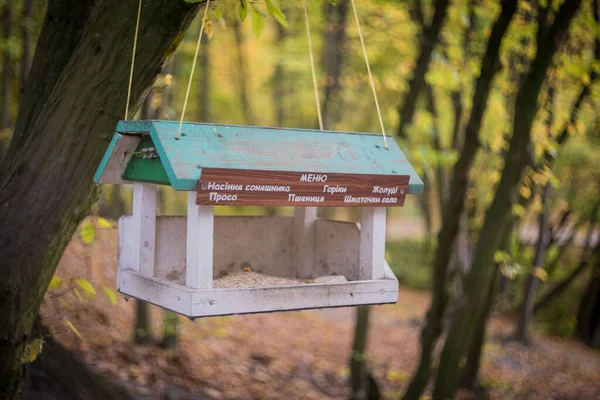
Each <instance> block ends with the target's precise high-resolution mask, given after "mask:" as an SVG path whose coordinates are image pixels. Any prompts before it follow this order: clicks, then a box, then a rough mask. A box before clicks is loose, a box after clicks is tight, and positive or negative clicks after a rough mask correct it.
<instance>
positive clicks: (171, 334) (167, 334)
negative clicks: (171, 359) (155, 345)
mask: <svg viewBox="0 0 600 400" xmlns="http://www.w3.org/2000/svg"><path fill="white" fill-rule="evenodd" d="M163 325H164V329H163V338H162V342H161V346H162V347H164V348H165V349H175V348H177V342H178V336H179V316H178V315H177V314H176V313H174V312H173V311H168V310H165V311H164V312H163Z"/></svg>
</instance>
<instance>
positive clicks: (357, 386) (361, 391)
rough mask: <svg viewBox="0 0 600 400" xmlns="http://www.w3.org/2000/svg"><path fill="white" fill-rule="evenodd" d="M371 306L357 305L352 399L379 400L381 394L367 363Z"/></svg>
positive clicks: (351, 371)
mask: <svg viewBox="0 0 600 400" xmlns="http://www.w3.org/2000/svg"><path fill="white" fill-rule="evenodd" d="M370 312H371V308H370V307H369V306H362V307H357V309H356V327H355V330H354V342H353V345H352V352H351V354H350V381H351V383H352V400H378V399H379V398H380V397H381V395H380V393H379V387H378V385H377V381H376V380H375V378H374V377H373V375H372V374H371V372H370V371H369V366H368V365H367V353H366V352H365V349H366V347H367V338H368V334H369V314H370Z"/></svg>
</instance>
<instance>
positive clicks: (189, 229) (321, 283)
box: [94, 121, 423, 318]
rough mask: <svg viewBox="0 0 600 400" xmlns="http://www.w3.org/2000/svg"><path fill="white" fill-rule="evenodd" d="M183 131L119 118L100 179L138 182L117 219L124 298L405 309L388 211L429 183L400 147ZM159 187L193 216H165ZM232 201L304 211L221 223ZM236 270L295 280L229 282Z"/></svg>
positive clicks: (198, 304) (196, 307)
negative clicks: (352, 210)
mask: <svg viewBox="0 0 600 400" xmlns="http://www.w3.org/2000/svg"><path fill="white" fill-rule="evenodd" d="M178 126H179V123H177V122H171V121H121V122H119V123H118V125H117V129H116V133H115V135H114V137H113V139H112V141H111V142H110V145H109V147H108V150H107V151H106V154H105V155H104V158H103V160H102V162H101V164H100V166H99V168H98V170H97V172H96V175H95V177H94V179H95V181H96V182H97V183H109V184H133V212H132V215H128V216H123V217H121V218H120V219H119V255H118V258H119V260H118V274H117V288H118V290H119V291H120V292H122V293H123V294H125V295H128V296H132V297H135V298H138V299H140V300H144V301H147V302H149V303H152V304H155V305H157V306H160V307H163V308H166V309H169V310H172V311H175V312H177V313H179V314H183V315H186V316H188V317H192V318H195V317H201V316H214V315H229V314H244V313H261V312H271V311H283V310H301V309H312V308H325V307H340V306H357V305H365V304H383V303H395V302H396V300H397V297H398V281H397V280H396V278H395V277H394V274H393V273H392V271H391V270H390V268H389V266H388V265H387V263H386V261H385V258H384V255H385V225H386V207H397V206H402V205H403V204H404V199H405V196H406V195H407V194H420V193H421V192H422V191H423V183H422V181H421V180H420V179H419V177H418V176H417V174H416V173H415V171H414V170H413V168H412V167H411V165H410V164H409V163H408V161H407V160H406V157H405V156H404V154H403V153H402V151H401V150H400V148H399V147H398V145H397V144H396V143H395V141H394V140H392V139H391V138H390V139H389V140H388V141H389V148H387V149H386V148H385V147H384V146H383V142H382V140H381V136H379V135H371V134H364V133H347V132H333V131H313V130H301V129H276V128H261V127H248V126H234V125H217V124H199V123H184V124H183V126H182V129H181V135H180V137H179V139H177V131H178ZM158 185H167V186H171V187H172V188H173V189H174V190H178V191H186V192H187V193H188V200H187V216H185V217H177V216H158V217H157V215H156V199H157V186H158ZM222 205H228V206H292V207H294V215H293V216H292V217H289V216H217V217H215V215H214V209H215V207H218V206H222ZM317 207H359V208H360V213H361V215H360V223H352V222H343V221H333V220H324V219H319V218H317V213H316V210H317ZM234 270H235V271H240V270H246V271H255V272H257V273H260V274H262V276H271V277H277V278H280V279H281V280H286V284H285V285H278V284H269V283H267V284H266V285H265V284H261V282H254V283H250V284H240V285H238V286H233V287H230V286H228V287H220V286H219V279H223V277H225V278H226V277H227V276H228V274H231V273H232V271H234ZM243 274H244V272H242V276H243ZM290 282H292V283H291V284H290Z"/></svg>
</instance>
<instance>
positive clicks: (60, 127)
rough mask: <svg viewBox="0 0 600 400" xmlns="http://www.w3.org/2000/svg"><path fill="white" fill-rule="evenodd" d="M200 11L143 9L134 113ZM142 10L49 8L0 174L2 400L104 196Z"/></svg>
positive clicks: (14, 384)
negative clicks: (61, 269) (78, 232)
mask: <svg viewBox="0 0 600 400" xmlns="http://www.w3.org/2000/svg"><path fill="white" fill-rule="evenodd" d="M197 8H198V5H197V4H195V5H192V4H188V3H186V2H183V1H174V2H168V3H165V2H163V1H162V0H146V1H145V2H144V9H143V11H142V15H143V18H142V19H141V22H140V29H139V40H138V51H137V57H136V65H137V66H138V68H137V69H136V71H135V73H134V79H133V87H132V95H133V96H132V97H133V101H132V104H133V109H134V110H135V109H136V108H137V107H138V106H139V103H140V101H141V100H142V99H143V98H144V92H145V91H146V89H147V88H148V87H149V86H150V85H151V84H152V82H153V80H154V79H155V77H156V74H157V73H159V72H160V70H161V66H162V64H163V63H164V61H165V59H166V57H167V56H168V55H170V54H171V53H172V52H173V51H174V50H175V48H176V46H177V45H178V44H179V42H180V41H181V39H182V37H183V32H184V31H185V29H187V27H188V26H189V24H190V22H191V20H192V19H193V17H194V15H195V14H196V12H197ZM136 12H137V3H136V2H125V1H120V0H106V1H102V2H100V1H87V2H82V1H79V0H50V2H49V3H48V7H47V15H46V19H45V22H44V25H43V28H42V33H41V35H40V40H39V41H38V45H37V48H36V53H35V56H34V61H33V65H32V68H31V71H30V74H29V78H28V80H27V84H26V85H25V92H24V94H23V99H22V102H21V108H20V110H19V116H18V119H17V121H16V125H15V132H14V139H13V141H12V142H11V144H10V148H9V151H8V154H7V157H6V159H5V161H4V164H3V169H2V174H1V176H0V270H1V271H2V276H3V279H2V281H0V317H1V318H2V320H3V321H4V323H3V324H2V326H0V382H3V385H2V387H1V388H0V398H3V399H4V398H8V399H11V398H18V397H19V396H20V394H21V392H22V387H23V385H22V382H23V379H22V378H23V370H24V367H23V365H22V363H21V356H22V354H23V350H24V348H25V346H26V345H27V343H28V341H29V337H30V333H31V327H32V324H33V321H34V318H35V316H36V315H37V312H38V309H39V306H40V303H41V301H42V298H43V295H44V292H45V291H46V288H47V287H48V283H49V282H50V279H51V277H52V275H53V273H54V271H55V269H56V266H57V264H58V261H59V259H60V257H61V255H62V253H63V251H64V249H65V247H66V245H67V243H68V242H69V240H70V238H71V237H72V235H73V233H74V232H75V229H76V228H77V226H78V224H79V222H80V221H81V219H82V218H83V217H84V216H85V215H87V214H88V213H89V210H90V207H91V205H92V204H93V202H94V201H95V199H96V197H97V196H96V189H95V187H96V186H95V185H94V183H93V180H92V177H93V174H94V172H95V170H96V168H97V166H98V164H99V162H100V159H101V158H102V155H103V152H104V150H105V149H106V147H107V145H108V143H109V141H110V139H111V136H112V132H114V126H115V123H116V121H117V120H118V119H119V118H121V117H122V115H123V112H124V110H125V99H126V96H125V94H126V93H127V82H128V78H129V67H130V62H131V60H130V58H129V57H128V56H127V54H130V52H131V46H132V45H133V43H132V42H133V33H134V28H135V17H136ZM116 15H118V16H119V18H115V16H116ZM124 20H125V21H126V22H127V23H124ZM139 66H141V67H139ZM115 94H116V96H115Z"/></svg>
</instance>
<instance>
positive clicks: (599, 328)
mask: <svg viewBox="0 0 600 400" xmlns="http://www.w3.org/2000/svg"><path fill="white" fill-rule="evenodd" d="M595 253H596V254H595V258H596V265H595V266H594V269H593V271H592V276H591V278H590V283H589V285H588V286H587V288H586V290H585V293H584V295H583V297H582V298H581V303H580V304H579V310H578V312H577V325H576V326H575V337H577V338H578V339H579V340H581V341H582V342H583V343H585V344H587V345H588V346H590V347H592V348H595V349H600V245H596V251H595Z"/></svg>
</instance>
